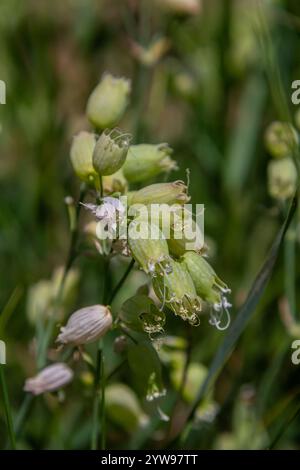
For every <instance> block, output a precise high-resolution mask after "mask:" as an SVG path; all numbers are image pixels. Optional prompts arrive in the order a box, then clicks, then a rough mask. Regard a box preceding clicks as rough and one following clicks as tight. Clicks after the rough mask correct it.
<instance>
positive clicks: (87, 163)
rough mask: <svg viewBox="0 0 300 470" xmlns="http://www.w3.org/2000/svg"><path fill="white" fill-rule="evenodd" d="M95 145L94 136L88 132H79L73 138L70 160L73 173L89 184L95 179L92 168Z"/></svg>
mask: <svg viewBox="0 0 300 470" xmlns="http://www.w3.org/2000/svg"><path fill="white" fill-rule="evenodd" d="M95 145H96V136H95V134H92V133H90V132H85V131H82V132H79V134H77V135H75V136H74V138H73V142H72V145H71V153H70V158H71V162H72V166H73V169H74V172H75V173H76V175H77V176H78V178H80V179H81V180H83V181H85V182H88V183H89V182H91V181H93V180H94V179H95V178H97V173H96V172H95V169H94V167H93V152H94V148H95Z"/></svg>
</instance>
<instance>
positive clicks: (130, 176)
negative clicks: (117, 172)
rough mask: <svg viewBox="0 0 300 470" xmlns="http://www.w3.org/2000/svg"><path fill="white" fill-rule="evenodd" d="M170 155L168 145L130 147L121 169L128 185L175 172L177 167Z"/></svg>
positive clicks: (170, 151)
mask: <svg viewBox="0 0 300 470" xmlns="http://www.w3.org/2000/svg"><path fill="white" fill-rule="evenodd" d="M171 153H172V149H171V148H170V147H169V145H168V144H158V145H150V144H140V145H131V146H130V147H129V150H128V154H127V159H126V162H125V164H124V167H123V171H124V175H125V177H126V178H127V180H128V181H129V182H130V183H137V182H139V181H145V180H147V179H150V178H153V177H154V176H156V175H159V174H160V173H168V172H169V171H171V170H175V169H177V165H176V162H175V161H174V160H172V159H171V158H170V155H171Z"/></svg>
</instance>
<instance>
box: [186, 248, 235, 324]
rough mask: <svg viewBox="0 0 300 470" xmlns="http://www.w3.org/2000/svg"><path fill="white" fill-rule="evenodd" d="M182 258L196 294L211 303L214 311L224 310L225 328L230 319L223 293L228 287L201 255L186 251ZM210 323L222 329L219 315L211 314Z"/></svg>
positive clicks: (226, 291)
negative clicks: (225, 317)
mask: <svg viewBox="0 0 300 470" xmlns="http://www.w3.org/2000/svg"><path fill="white" fill-rule="evenodd" d="M182 259H183V263H184V264H185V266H186V268H187V270H188V272H189V273H190V275H191V278H192V279H193V282H194V285H195V288H196V292H197V294H198V295H199V296H200V297H201V298H202V299H203V300H204V301H205V302H208V303H209V304H211V305H212V307H213V310H214V311H215V312H218V313H219V312H220V313H221V314H222V313H223V310H224V311H225V313H226V315H227V320H226V326H224V329H225V328H227V327H228V325H229V321H230V317H229V313H228V308H229V307H231V304H230V303H229V302H228V301H227V299H226V297H225V294H227V293H229V292H230V289H228V287H227V285H226V284H225V283H224V282H223V281H222V280H221V279H220V278H219V277H218V276H217V275H216V273H215V271H214V270H213V268H212V267H211V266H210V264H209V263H208V262H207V261H206V260H205V259H204V258H203V256H200V255H199V254H198V253H195V252H193V251H188V252H186V253H185V254H184V255H183V257H182ZM211 323H213V324H214V325H215V326H217V327H218V328H219V329H223V327H222V326H221V317H220V318H219V317H218V318H217V317H216V316H215V315H214V314H212V318H211Z"/></svg>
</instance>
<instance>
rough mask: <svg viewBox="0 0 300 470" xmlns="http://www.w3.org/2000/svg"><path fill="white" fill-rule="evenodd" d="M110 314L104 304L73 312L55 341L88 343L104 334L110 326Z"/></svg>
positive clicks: (78, 343) (75, 343)
mask: <svg viewBox="0 0 300 470" xmlns="http://www.w3.org/2000/svg"><path fill="white" fill-rule="evenodd" d="M111 325H112V315H111V312H110V309H109V308H108V307H105V306H104V305H92V306H90V307H84V308H81V309H80V310H77V311H76V312H74V313H73V314H72V315H71V316H70V318H69V320H68V322H67V324H66V326H63V327H62V328H61V330H60V334H59V335H58V338H57V340H56V341H57V342H58V343H62V344H73V345H80V344H88V343H92V342H93V341H96V340H97V339H99V338H101V337H102V336H104V335H105V333H106V332H107V331H108V330H109V329H110V328H111Z"/></svg>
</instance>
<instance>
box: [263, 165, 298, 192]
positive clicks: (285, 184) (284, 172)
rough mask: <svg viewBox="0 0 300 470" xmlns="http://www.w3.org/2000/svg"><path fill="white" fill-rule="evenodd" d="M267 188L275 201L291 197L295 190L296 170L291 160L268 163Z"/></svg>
mask: <svg viewBox="0 0 300 470" xmlns="http://www.w3.org/2000/svg"><path fill="white" fill-rule="evenodd" d="M268 188H269V193H270V195H271V196H272V197H274V198H276V199H288V198H290V197H293V195H294V193H295V191H296V188H297V170H296V166H295V163H294V162H293V160H292V158H283V159H281V160H277V161H270V162H269V165H268Z"/></svg>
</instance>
